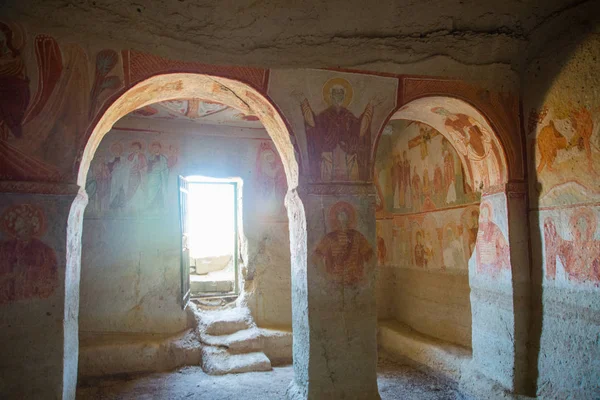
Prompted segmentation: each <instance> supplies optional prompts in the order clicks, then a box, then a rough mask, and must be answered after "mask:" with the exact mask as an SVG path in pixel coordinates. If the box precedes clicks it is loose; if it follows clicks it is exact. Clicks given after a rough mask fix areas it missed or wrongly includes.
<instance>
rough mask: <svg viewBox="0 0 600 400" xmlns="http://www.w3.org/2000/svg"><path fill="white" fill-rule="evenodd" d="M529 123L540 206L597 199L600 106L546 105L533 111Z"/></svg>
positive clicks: (599, 161) (599, 162)
mask: <svg viewBox="0 0 600 400" xmlns="http://www.w3.org/2000/svg"><path fill="white" fill-rule="evenodd" d="M528 122H529V123H528V131H529V138H530V143H531V149H532V152H533V153H534V154H535V165H531V169H532V170H533V172H534V173H535V176H536V177H537V181H538V184H537V189H536V190H537V192H538V196H539V200H537V201H538V203H539V205H542V206H554V205H564V204H573V203H583V202H589V201H596V200H598V199H599V198H600V179H598V178H599V177H600V134H599V131H600V108H593V107H586V106H574V105H563V106H562V107H555V108H553V107H552V106H551V105H546V106H544V107H542V108H541V109H540V110H535V109H534V110H531V111H530V113H529V120H528ZM582 171H584V172H585V173H581V172H582Z"/></svg>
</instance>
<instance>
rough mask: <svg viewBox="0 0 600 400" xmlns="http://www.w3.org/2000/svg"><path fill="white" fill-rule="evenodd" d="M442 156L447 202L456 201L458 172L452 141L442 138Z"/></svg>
mask: <svg viewBox="0 0 600 400" xmlns="http://www.w3.org/2000/svg"><path fill="white" fill-rule="evenodd" d="M442 157H443V158H444V190H445V191H446V199H445V201H446V204H452V203H455V202H456V172H455V169H454V155H453V154H452V151H451V150H450V142H448V140H447V139H446V138H443V139H442Z"/></svg>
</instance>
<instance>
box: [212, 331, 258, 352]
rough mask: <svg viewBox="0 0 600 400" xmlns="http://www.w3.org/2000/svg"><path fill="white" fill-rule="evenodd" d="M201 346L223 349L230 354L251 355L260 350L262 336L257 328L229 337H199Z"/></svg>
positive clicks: (238, 332)
mask: <svg viewBox="0 0 600 400" xmlns="http://www.w3.org/2000/svg"><path fill="white" fill-rule="evenodd" d="M200 339H201V341H202V343H203V344H205V345H208V346H215V347H220V348H225V349H227V350H229V352H230V353H232V354H240V353H252V352H256V351H261V350H262V335H261V331H260V330H259V329H257V328H250V329H244V330H241V331H237V332H235V333H232V334H229V335H220V336H214V335H208V334H202V335H200Z"/></svg>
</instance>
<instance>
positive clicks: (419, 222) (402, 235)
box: [377, 205, 479, 272]
mask: <svg viewBox="0 0 600 400" xmlns="http://www.w3.org/2000/svg"><path fill="white" fill-rule="evenodd" d="M478 219H479V205H466V206H461V207H456V208H452V209H442V210H434V211H430V212H426V213H417V214H404V215H403V214H396V215H393V217H390V219H389V221H390V223H391V229H390V231H389V232H388V231H384V230H383V229H381V232H380V233H378V235H380V236H381V238H382V240H384V241H385V243H389V246H386V255H387V258H386V260H385V264H386V265H390V264H391V265H396V266H399V267H403V268H413V269H424V270H433V271H436V270H437V271H449V272H460V271H462V272H466V271H467V269H468V265H467V263H468V261H469V258H471V255H472V254H474V252H475V242H476V237H477V232H478V227H479V222H478ZM385 221H388V219H385V220H384V219H379V220H378V221H377V223H378V226H379V225H380V224H382V223H384V222H385Z"/></svg>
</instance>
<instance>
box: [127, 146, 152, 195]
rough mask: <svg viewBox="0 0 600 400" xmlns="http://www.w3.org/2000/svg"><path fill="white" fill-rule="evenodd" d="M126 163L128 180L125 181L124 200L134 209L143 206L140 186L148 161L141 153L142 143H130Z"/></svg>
mask: <svg viewBox="0 0 600 400" xmlns="http://www.w3.org/2000/svg"><path fill="white" fill-rule="evenodd" d="M127 161H128V164H129V178H128V180H127V195H126V200H127V203H128V204H129V205H133V206H134V207H136V206H139V205H141V204H143V202H142V197H143V194H142V187H141V186H142V180H143V178H144V177H145V176H146V171H147V169H148V161H147V159H146V156H145V155H144V154H143V153H142V143H140V142H133V143H131V153H129V156H128V157H127Z"/></svg>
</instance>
